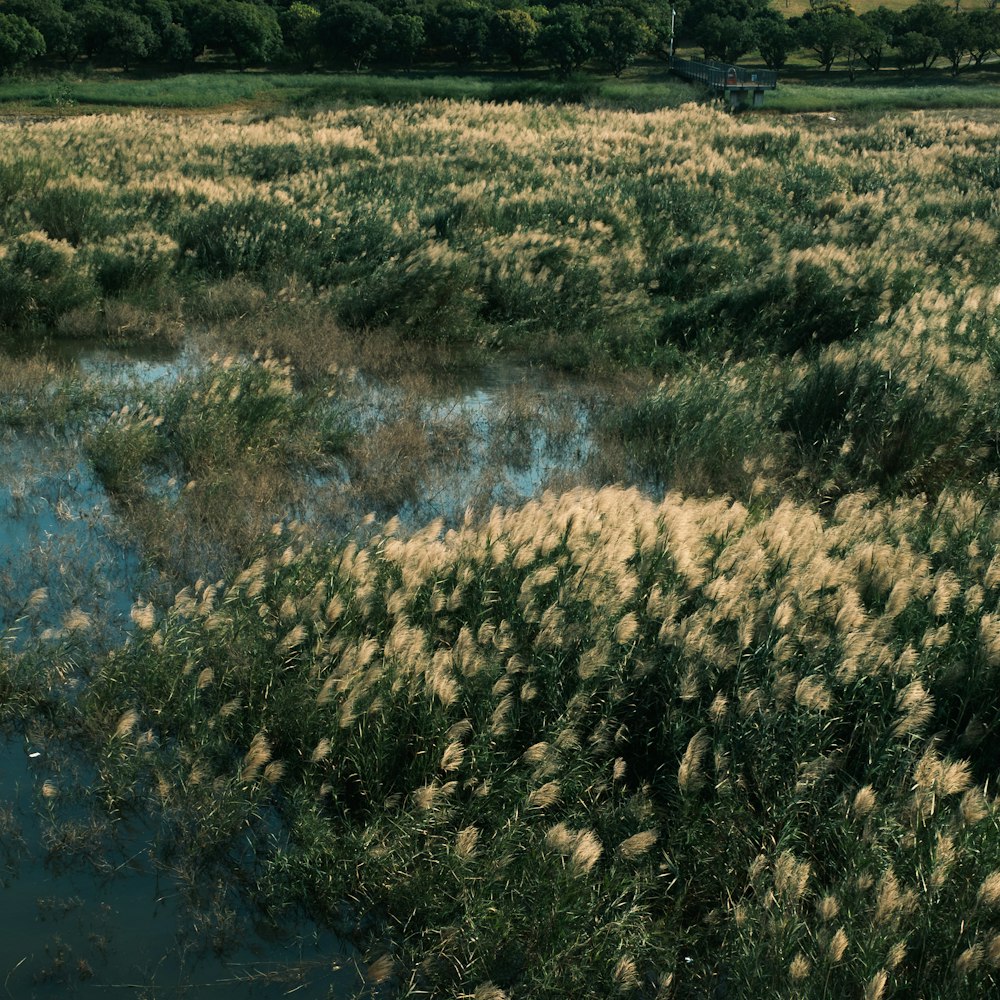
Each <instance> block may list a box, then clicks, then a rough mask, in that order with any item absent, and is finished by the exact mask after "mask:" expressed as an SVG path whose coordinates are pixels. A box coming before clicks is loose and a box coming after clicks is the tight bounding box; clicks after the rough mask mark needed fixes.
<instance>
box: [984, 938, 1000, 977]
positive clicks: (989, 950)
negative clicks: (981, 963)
mask: <svg viewBox="0 0 1000 1000" xmlns="http://www.w3.org/2000/svg"><path fill="white" fill-rule="evenodd" d="M986 961H987V962H989V963H990V965H992V966H993V968H994V969H1000V934H994V935H993V937H991V938H990V943H989V944H988V945H987V946H986Z"/></svg>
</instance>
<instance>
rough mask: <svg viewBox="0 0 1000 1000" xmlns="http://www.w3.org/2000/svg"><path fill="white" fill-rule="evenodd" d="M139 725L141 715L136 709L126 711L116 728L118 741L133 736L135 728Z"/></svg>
mask: <svg viewBox="0 0 1000 1000" xmlns="http://www.w3.org/2000/svg"><path fill="white" fill-rule="evenodd" d="M138 724H139V713H138V712H137V711H136V710H135V709H134V708H129V709H126V710H125V711H124V712H122V714H121V716H120V717H119V719H118V723H117V725H116V726H115V735H114V738H115V739H116V740H123V739H125V738H126V737H128V736H131V735H132V733H133V731H134V730H135V727H136V726H137V725H138Z"/></svg>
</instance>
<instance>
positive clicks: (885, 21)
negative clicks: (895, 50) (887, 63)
mask: <svg viewBox="0 0 1000 1000" xmlns="http://www.w3.org/2000/svg"><path fill="white" fill-rule="evenodd" d="M858 20H859V21H861V22H862V24H865V25H867V26H868V28H869V31H868V32H867V33H866V35H865V36H864V37H863V39H862V42H863V45H864V48H863V49H862V52H861V58H862V59H864V61H865V62H866V63H867V64H868V68H869V69H871V70H874V71H875V72H876V73H877V72H878V71H879V70H880V69H881V68H882V58H883V56H884V55H885V50H886V48H888V46H889V43H890V41H891V39H892V38H893V37H894V36H895V35H896V34H897V32H898V30H899V16H898V15H897V13H896V12H895V11H894V10H889V8H888V7H885V6H880V7H876V8H875V9H874V10H866V11H865V12H864V13H863V14H862V15H861V16H860V17H859V18H858Z"/></svg>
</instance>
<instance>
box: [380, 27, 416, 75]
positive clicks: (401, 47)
mask: <svg viewBox="0 0 1000 1000" xmlns="http://www.w3.org/2000/svg"><path fill="white" fill-rule="evenodd" d="M426 41H427V33H426V31H425V30H424V19H423V18H422V17H420V16H419V15H417V14H393V15H392V17H390V18H389V32H388V34H387V35H386V37H385V41H384V43H383V46H382V56H383V58H385V59H386V60H387V61H388V62H390V63H392V64H393V65H395V66H403V67H405V68H406V69H410V67H412V66H413V61H414V60H415V59H416V58H417V56H418V55H419V54H420V50H421V49H422V48H423V46H424V43H425V42H426Z"/></svg>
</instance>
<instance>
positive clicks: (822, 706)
mask: <svg viewBox="0 0 1000 1000" xmlns="http://www.w3.org/2000/svg"><path fill="white" fill-rule="evenodd" d="M795 701H796V703H797V704H799V705H801V706H802V707H803V708H807V709H810V710H811V711H815V712H827V711H829V710H830V705H831V704H832V703H833V696H832V695H831V694H830V689H829V688H828V687H827V686H826V682H825V681H824V680H823V678H822V677H819V676H817V675H812V676H810V677H803V678H802V680H800V681H799V683H798V684H797V685H796V688H795Z"/></svg>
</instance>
